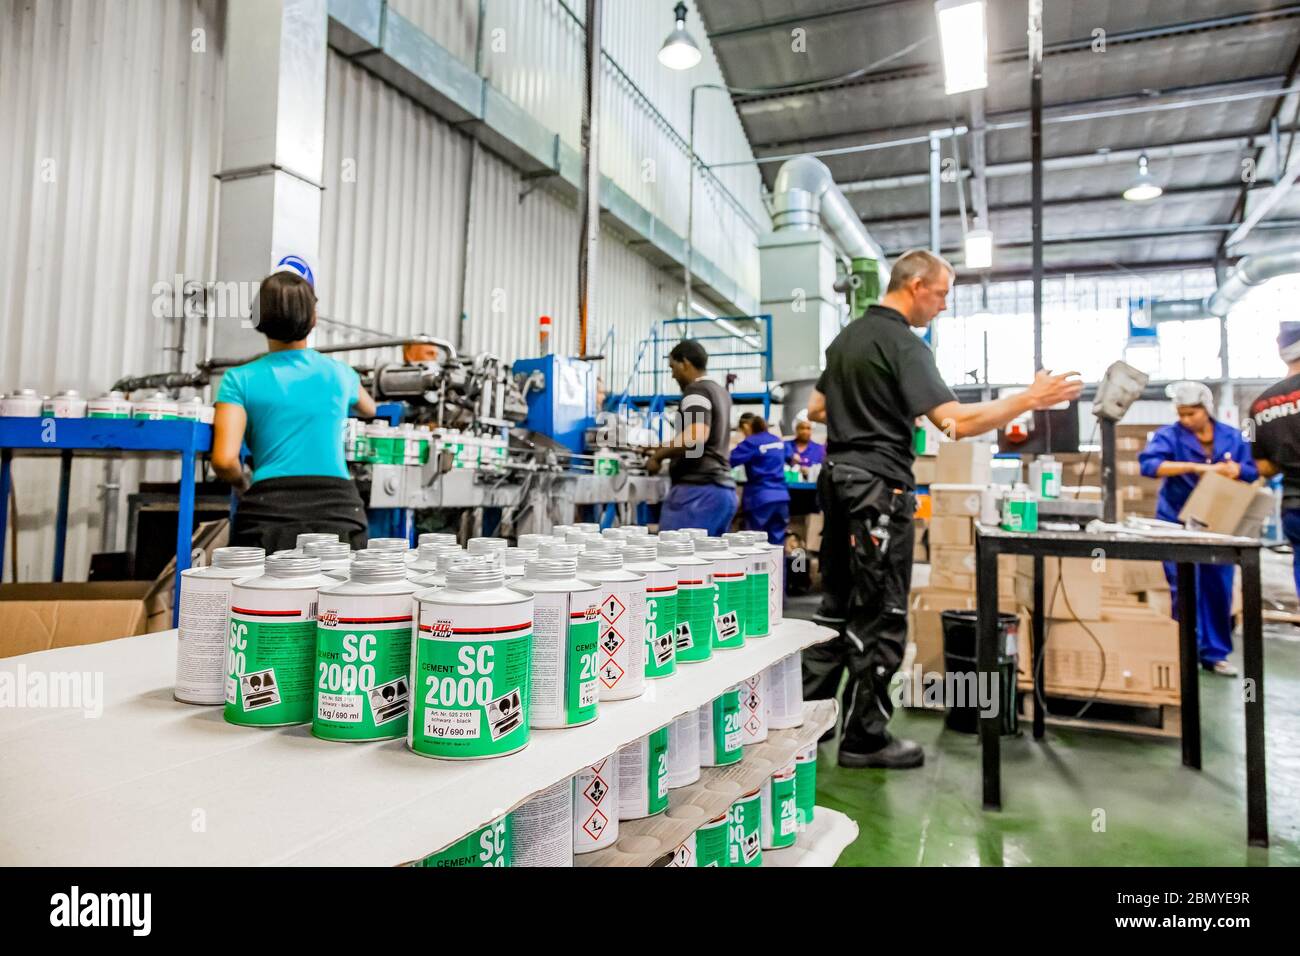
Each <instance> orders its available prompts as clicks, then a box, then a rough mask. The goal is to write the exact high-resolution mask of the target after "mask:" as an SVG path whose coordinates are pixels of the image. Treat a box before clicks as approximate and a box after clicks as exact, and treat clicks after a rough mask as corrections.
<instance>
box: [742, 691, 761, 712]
mask: <svg viewBox="0 0 1300 956" xmlns="http://www.w3.org/2000/svg"><path fill="white" fill-rule="evenodd" d="M762 703H763V698H761V697H759V696H758V695H757V694H755V693H754V692H753V691H752V690H751V691H750V692H749V694H748V696H746V697H745V707H746V709H748V710H752V711H755V712H757V711H758V708H759V707H760V706H761V705H762Z"/></svg>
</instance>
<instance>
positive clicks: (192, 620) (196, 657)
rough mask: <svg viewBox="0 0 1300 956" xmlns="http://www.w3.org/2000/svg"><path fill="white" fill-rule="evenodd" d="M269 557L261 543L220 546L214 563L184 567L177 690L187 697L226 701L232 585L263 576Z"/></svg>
mask: <svg viewBox="0 0 1300 956" xmlns="http://www.w3.org/2000/svg"><path fill="white" fill-rule="evenodd" d="M265 561H266V552H265V551H264V550H262V549H261V548H217V549H216V550H215V551H213V552H212V564H211V566H210V567H206V568H188V569H187V570H185V571H182V572H181V609H180V613H179V614H178V615H177V634H176V687H175V690H174V691H173V696H174V697H175V698H176V699H177V700H179V701H180V702H181V703H184V704H206V705H210V706H214V705H216V704H224V703H225V702H226V652H227V642H228V640H229V634H230V591H231V588H232V587H233V586H234V583H235V582H236V581H238V580H241V579H243V578H255V577H259V576H260V575H261V574H262V567H263V563H264V562H265Z"/></svg>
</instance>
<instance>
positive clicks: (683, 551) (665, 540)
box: [659, 532, 695, 558]
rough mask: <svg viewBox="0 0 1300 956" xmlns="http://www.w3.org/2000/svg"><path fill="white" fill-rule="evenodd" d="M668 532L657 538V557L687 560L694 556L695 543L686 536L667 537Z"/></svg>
mask: <svg viewBox="0 0 1300 956" xmlns="http://www.w3.org/2000/svg"><path fill="white" fill-rule="evenodd" d="M669 533H670V532H665V533H664V534H661V535H660V536H659V557H661V558H689V557H692V556H693V555H694V554H695V542H694V541H692V540H691V539H690V538H688V537H686V535H675V536H674V537H671V538H670V537H668V534H669Z"/></svg>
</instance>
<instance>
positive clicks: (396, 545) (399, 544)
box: [366, 538, 409, 552]
mask: <svg viewBox="0 0 1300 956" xmlns="http://www.w3.org/2000/svg"><path fill="white" fill-rule="evenodd" d="M408 547H409V546H408V545H407V543H406V539H405V538H371V539H370V541H369V542H367V544H366V550H367V551H403V552H405V551H406V550H408Z"/></svg>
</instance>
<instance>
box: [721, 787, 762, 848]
mask: <svg viewBox="0 0 1300 956" xmlns="http://www.w3.org/2000/svg"><path fill="white" fill-rule="evenodd" d="M761 794H762V791H761V789H760V790H755V791H754V792H753V793H749V794H746V795H745V796H743V797H741V798H740V799H739V800H737V801H736V802H735V803H733V804H732V805H731V811H730V812H729V813H728V814H727V865H728V866H762V865H763V843H762V840H763V838H762V834H761V832H760V828H761V826H762V810H763V808H762V803H763V801H762V795H761Z"/></svg>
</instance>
